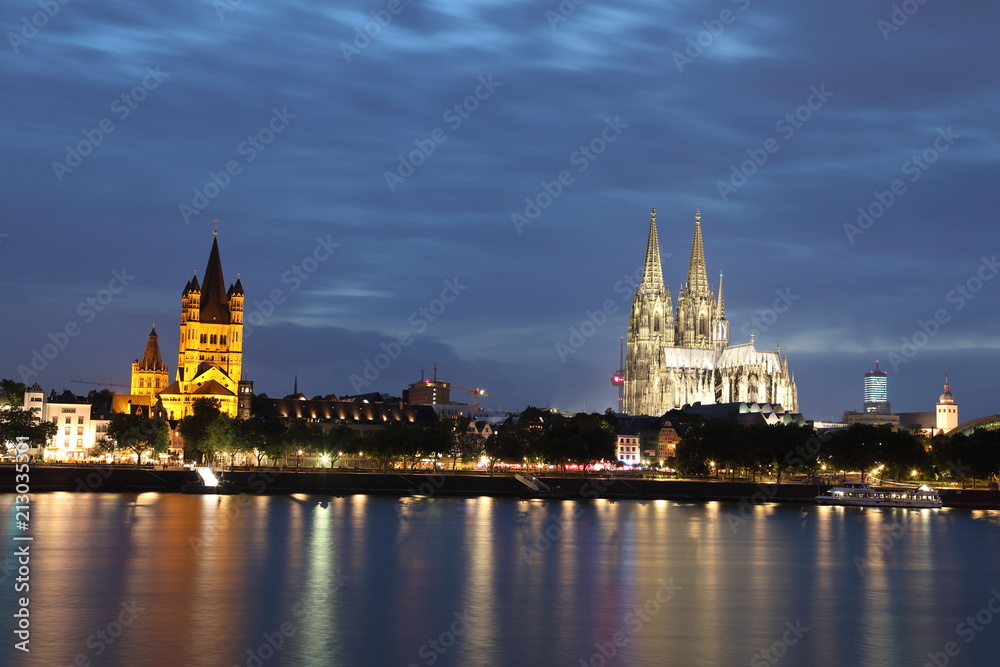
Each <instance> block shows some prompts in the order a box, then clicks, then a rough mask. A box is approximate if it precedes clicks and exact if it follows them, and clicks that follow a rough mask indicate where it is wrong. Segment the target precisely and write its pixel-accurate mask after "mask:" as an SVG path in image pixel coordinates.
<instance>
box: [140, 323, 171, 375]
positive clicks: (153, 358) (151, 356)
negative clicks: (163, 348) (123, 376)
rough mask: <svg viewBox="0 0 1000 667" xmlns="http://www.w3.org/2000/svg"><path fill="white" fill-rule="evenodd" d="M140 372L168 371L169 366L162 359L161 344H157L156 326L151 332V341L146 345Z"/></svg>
mask: <svg viewBox="0 0 1000 667" xmlns="http://www.w3.org/2000/svg"><path fill="white" fill-rule="evenodd" d="M139 370H143V371H163V372H166V370H167V365H166V364H165V363H163V359H162V357H160V344H159V343H158V342H157V336H156V327H155V326H154V327H153V330H152V331H150V332H149V341H148V342H147V343H146V351H145V352H143V354H142V360H141V361H140V362H139Z"/></svg>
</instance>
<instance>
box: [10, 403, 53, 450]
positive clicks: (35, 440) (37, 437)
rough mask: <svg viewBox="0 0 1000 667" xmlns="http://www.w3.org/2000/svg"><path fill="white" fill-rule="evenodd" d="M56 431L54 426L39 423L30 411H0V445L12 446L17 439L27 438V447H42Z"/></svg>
mask: <svg viewBox="0 0 1000 667" xmlns="http://www.w3.org/2000/svg"><path fill="white" fill-rule="evenodd" d="M57 430H58V427H57V426H56V425H55V424H53V423H52V422H50V421H44V422H43V421H41V420H40V419H39V418H38V416H37V415H36V414H35V413H34V412H33V411H31V410H25V409H23V408H9V409H7V410H0V444H4V445H10V446H13V445H14V444H15V443H16V442H17V439H18V438H27V439H28V444H29V445H32V446H33V447H44V446H45V445H46V444H47V443H48V441H49V439H50V438H52V437H53V436H55V434H56V431H57Z"/></svg>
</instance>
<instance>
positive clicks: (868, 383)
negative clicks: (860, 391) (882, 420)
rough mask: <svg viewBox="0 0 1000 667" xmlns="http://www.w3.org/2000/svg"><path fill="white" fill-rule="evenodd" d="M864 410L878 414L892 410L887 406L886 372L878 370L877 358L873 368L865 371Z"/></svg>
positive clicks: (887, 384)
mask: <svg viewBox="0 0 1000 667" xmlns="http://www.w3.org/2000/svg"><path fill="white" fill-rule="evenodd" d="M865 412H868V413H875V414H880V415H887V414H889V413H891V412H892V410H891V409H890V408H889V380H888V373H886V372H885V371H881V370H879V368H878V360H876V361H875V370H873V371H868V372H867V373H865Z"/></svg>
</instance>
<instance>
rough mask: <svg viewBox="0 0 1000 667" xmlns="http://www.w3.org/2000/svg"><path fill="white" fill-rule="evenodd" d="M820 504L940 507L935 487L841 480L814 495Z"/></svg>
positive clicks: (939, 497)
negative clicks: (824, 492) (837, 484)
mask: <svg viewBox="0 0 1000 667" xmlns="http://www.w3.org/2000/svg"><path fill="white" fill-rule="evenodd" d="M816 502H818V503H819V504H820V505H860V506H864V507H941V496H940V495H938V492H937V489H932V488H931V487H929V486H927V485H926V484H923V485H921V486H919V487H912V486H907V487H898V486H872V485H871V484H867V483H864V482H842V483H841V485H840V486H835V487H833V488H832V489H830V490H829V491H827V492H826V494H824V495H820V496H816Z"/></svg>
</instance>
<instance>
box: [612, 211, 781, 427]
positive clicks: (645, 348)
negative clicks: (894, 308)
mask: <svg viewBox="0 0 1000 667" xmlns="http://www.w3.org/2000/svg"><path fill="white" fill-rule="evenodd" d="M627 342H628V343H627V344H628V347H627V353H626V360H625V386H624V405H623V409H624V412H625V413H626V414H630V415H651V416H659V415H662V414H663V413H664V412H667V411H668V410H672V409H676V408H683V407H684V406H687V405H693V404H695V403H701V404H702V405H711V404H715V403H766V404H772V405H781V406H782V407H783V408H784V409H785V411H788V412H798V390H797V389H796V387H795V380H794V378H793V377H792V374H791V373H790V372H789V370H788V357H787V355H782V353H781V349H780V347H779V348H778V350H775V351H762V350H757V349H756V348H755V347H754V343H753V338H752V337H751V340H750V342H749V343H742V344H740V345H730V344H729V322H728V320H726V302H725V299H724V297H723V294H722V275H721V273H720V275H719V294H718V296H716V295H715V293H714V291H713V290H712V286H711V285H710V284H709V282H708V272H707V269H706V267H705V252H704V249H703V247H702V240H701V213H700V212H698V213H696V214H695V218H694V240H693V241H692V243H691V261H690V264H689V265H688V273H687V282H686V283H684V285H683V286H682V287H681V289H680V292H679V294H678V296H677V310H676V312H675V311H674V307H673V303H672V300H671V295H670V288H669V287H667V286H666V285H664V283H663V269H662V266H661V264H660V243H659V240H658V238H657V233H656V209H655V208H654V209H653V211H652V215H651V220H650V223H649V240H648V242H647V245H646V262H645V266H644V268H643V274H642V282H641V283H640V284H639V285H638V286H637V287H636V289H635V296H634V297H633V299H632V314H631V317H630V319H629V324H628V338H627Z"/></svg>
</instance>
